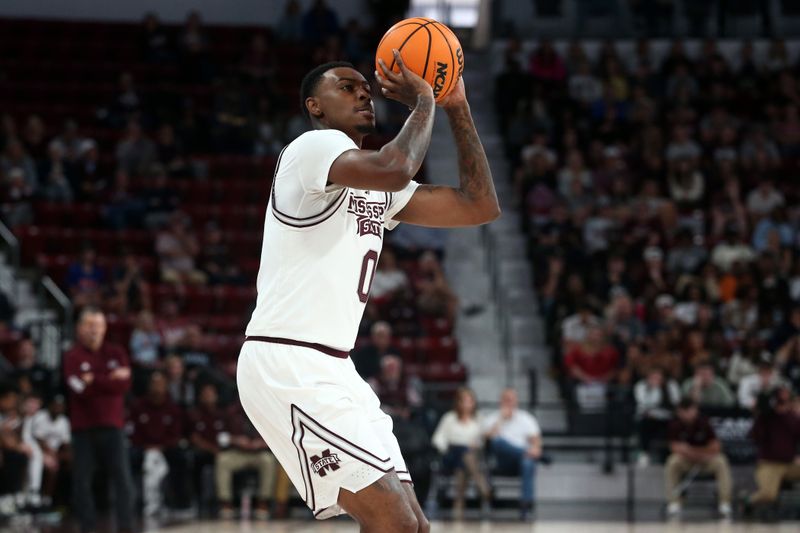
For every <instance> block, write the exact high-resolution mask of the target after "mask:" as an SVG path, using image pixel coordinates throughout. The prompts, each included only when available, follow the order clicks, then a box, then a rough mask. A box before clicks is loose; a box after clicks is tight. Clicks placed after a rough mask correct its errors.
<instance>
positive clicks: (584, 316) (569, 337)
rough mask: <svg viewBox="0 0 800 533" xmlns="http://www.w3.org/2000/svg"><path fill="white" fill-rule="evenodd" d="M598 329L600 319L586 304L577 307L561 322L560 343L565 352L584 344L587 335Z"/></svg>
mask: <svg viewBox="0 0 800 533" xmlns="http://www.w3.org/2000/svg"><path fill="white" fill-rule="evenodd" d="M598 327H600V318H599V317H598V316H596V315H595V314H594V310H593V309H592V306H590V305H588V304H587V303H581V304H580V305H578V311H577V312H576V313H575V314H573V315H570V316H568V317H567V318H565V319H564V320H563V321H562V322H561V341H562V343H563V350H564V351H565V352H567V351H569V350H571V349H572V348H573V347H574V346H577V345H580V344H583V343H584V342H586V337H587V333H588V332H589V330H590V329H592V328H598Z"/></svg>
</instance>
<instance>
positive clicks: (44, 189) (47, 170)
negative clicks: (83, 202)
mask: <svg viewBox="0 0 800 533" xmlns="http://www.w3.org/2000/svg"><path fill="white" fill-rule="evenodd" d="M64 158H65V153H64V149H63V148H62V147H61V145H60V144H57V143H56V142H55V141H52V142H50V145H49V147H48V149H47V160H46V161H45V162H44V163H43V164H42V165H40V167H39V177H40V180H41V186H40V189H39V194H40V196H41V197H42V198H43V199H44V200H47V201H49V202H60V203H71V202H72V201H73V198H74V194H73V191H72V185H71V184H72V182H73V181H74V178H73V177H72V175H71V170H72V168H71V166H70V165H68V164H67V162H66V161H65V159H64Z"/></svg>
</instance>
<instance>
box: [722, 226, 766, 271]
mask: <svg viewBox="0 0 800 533" xmlns="http://www.w3.org/2000/svg"><path fill="white" fill-rule="evenodd" d="M755 258H756V254H755V252H753V249H752V248H751V247H750V245H749V244H747V243H746V242H745V241H744V239H743V238H742V234H741V232H740V231H739V230H737V229H736V228H729V229H728V230H726V232H725V236H724V238H723V240H722V241H720V242H719V243H718V244H717V245H716V246H715V247H714V249H713V250H712V252H711V262H712V263H713V264H714V265H715V266H716V267H717V268H719V269H720V270H721V271H723V272H728V271H730V270H731V268H732V267H733V264H734V263H736V262H740V263H749V262H751V261H753V260H754V259H755Z"/></svg>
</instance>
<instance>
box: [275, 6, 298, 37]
mask: <svg viewBox="0 0 800 533" xmlns="http://www.w3.org/2000/svg"><path fill="white" fill-rule="evenodd" d="M300 9H301V6H300V2H299V1H298V0H287V1H286V7H285V8H284V10H283V15H282V16H281V19H280V22H279V23H278V25H277V26H275V29H276V31H277V32H278V36H279V37H280V38H281V40H282V41H288V42H296V41H299V40H300V39H302V37H303V15H302V13H301V12H300Z"/></svg>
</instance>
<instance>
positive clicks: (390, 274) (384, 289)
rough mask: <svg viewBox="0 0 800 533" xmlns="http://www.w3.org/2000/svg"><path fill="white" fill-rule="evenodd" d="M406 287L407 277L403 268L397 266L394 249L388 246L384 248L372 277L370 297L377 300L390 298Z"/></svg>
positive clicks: (407, 285) (407, 286)
mask: <svg viewBox="0 0 800 533" xmlns="http://www.w3.org/2000/svg"><path fill="white" fill-rule="evenodd" d="M408 288H409V283H408V277H407V276H406V273H405V272H404V271H403V269H401V268H399V267H398V266H397V259H396V257H395V255H394V251H392V249H390V248H387V249H384V250H383V251H382V252H381V257H380V260H379V261H378V268H377V270H376V271H375V275H374V277H373V278H372V290H371V291H370V298H371V299H372V300H378V301H382V300H391V299H392V297H393V296H394V295H395V294H396V293H397V292H400V291H403V290H406V289H408Z"/></svg>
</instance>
